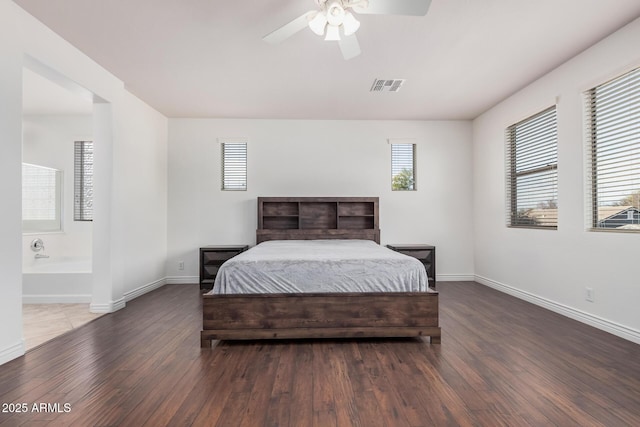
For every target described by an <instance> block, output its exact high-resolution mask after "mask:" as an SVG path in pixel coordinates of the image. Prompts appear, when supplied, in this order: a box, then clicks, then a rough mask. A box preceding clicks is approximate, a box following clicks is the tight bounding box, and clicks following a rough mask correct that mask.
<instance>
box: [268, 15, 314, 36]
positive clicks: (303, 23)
mask: <svg viewBox="0 0 640 427" xmlns="http://www.w3.org/2000/svg"><path fill="white" fill-rule="evenodd" d="M312 13H316V11H315V10H312V11H309V12H307V13H305V14H304V15H301V16H299V17H297V18H296V19H294V20H293V21H291V22H289V23H288V24H284V25H283V26H282V27H280V28H278V29H277V30H275V31H273V32H271V33H269V34H267V35H266V36H264V37H263V38H262V40H264V41H266V42H267V43H271V44H278V43H280V42H282V41H284V40H286V39H288V38H289V37H291V36H292V35H294V34H295V33H297V32H298V31H301V30H303V29H305V28H306V27H307V26H308V25H309V19H308V16H309V15H311V14H312Z"/></svg>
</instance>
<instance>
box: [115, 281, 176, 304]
mask: <svg viewBox="0 0 640 427" xmlns="http://www.w3.org/2000/svg"><path fill="white" fill-rule="evenodd" d="M166 282H167V279H166V278H164V277H163V278H162V279H158V280H156V281H154V282H151V283H147V284H146V285H143V286H140V287H139V288H136V289H134V290H132V291H129V292H125V293H124V300H125V301H126V302H129V301H131V300H132V299H134V298H138V297H139V296H142V295H144V294H146V293H147V292H151V291H153V290H155V289H158V288H160V287H162V286H164V285H165V284H166Z"/></svg>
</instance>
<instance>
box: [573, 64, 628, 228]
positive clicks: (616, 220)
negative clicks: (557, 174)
mask: <svg viewBox="0 0 640 427" xmlns="http://www.w3.org/2000/svg"><path fill="white" fill-rule="evenodd" d="M585 95H586V96H585V100H586V102H585V106H586V112H585V116H586V121H585V124H586V130H585V134H586V135H587V138H586V140H587V147H586V149H587V153H588V156H587V165H586V168H587V174H586V176H587V179H588V181H587V188H588V190H589V194H588V195H587V198H588V201H589V207H588V214H589V217H590V221H589V222H590V225H591V227H592V228H596V229H609V230H611V229H626V230H635V231H640V225H639V224H640V215H638V210H639V209H640V68H637V69H635V70H633V71H631V72H629V73H626V74H624V75H622V76H620V77H618V78H616V79H614V80H611V81H609V82H606V83H604V84H601V85H599V86H596V87H594V88H592V89H591V90H589V91H588V92H587V93H586V94H585ZM634 212H635V214H634Z"/></svg>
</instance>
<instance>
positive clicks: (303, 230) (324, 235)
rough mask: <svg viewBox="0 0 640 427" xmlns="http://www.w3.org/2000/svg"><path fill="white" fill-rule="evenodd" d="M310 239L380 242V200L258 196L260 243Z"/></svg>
mask: <svg viewBox="0 0 640 427" xmlns="http://www.w3.org/2000/svg"><path fill="white" fill-rule="evenodd" d="M309 239H362V240H373V241H374V242H376V243H380V228H379V223H378V197H258V229H257V230H256V242H257V243H261V242H264V241H267V240H309Z"/></svg>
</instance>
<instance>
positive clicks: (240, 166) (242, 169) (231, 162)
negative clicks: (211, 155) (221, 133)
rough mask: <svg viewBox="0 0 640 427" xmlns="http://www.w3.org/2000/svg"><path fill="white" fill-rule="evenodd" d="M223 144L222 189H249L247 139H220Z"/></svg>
mask: <svg viewBox="0 0 640 427" xmlns="http://www.w3.org/2000/svg"><path fill="white" fill-rule="evenodd" d="M220 142H221V144H220V145H221V146H222V189H223V190H246V189H247V142H246V140H242V141H240V140H238V138H233V139H228V138H224V139H222V138H221V139H220Z"/></svg>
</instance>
